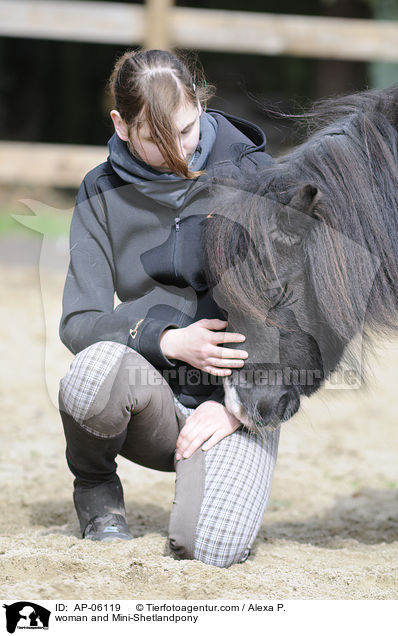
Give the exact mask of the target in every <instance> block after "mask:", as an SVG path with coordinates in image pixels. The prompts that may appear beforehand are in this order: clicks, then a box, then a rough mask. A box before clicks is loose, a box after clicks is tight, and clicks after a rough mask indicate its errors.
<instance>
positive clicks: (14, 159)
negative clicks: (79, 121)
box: [0, 141, 108, 188]
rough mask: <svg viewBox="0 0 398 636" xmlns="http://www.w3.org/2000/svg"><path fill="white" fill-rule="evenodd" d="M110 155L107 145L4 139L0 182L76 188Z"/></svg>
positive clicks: (1, 148)
mask: <svg viewBox="0 0 398 636" xmlns="http://www.w3.org/2000/svg"><path fill="white" fill-rule="evenodd" d="M107 156H108V151H107V147H106V146H83V145H81V146H79V145H74V144H40V143H27V142H14V141H12V142H7V141H2V142H0V166H1V170H0V184H11V183H16V184H18V183H25V184H29V185H35V186H37V185H38V186H55V187H60V188H76V187H77V186H78V185H79V184H80V183H81V181H82V179H83V177H84V175H85V174H86V173H87V172H88V171H89V170H91V168H93V167H94V166H97V165H98V164H100V163H102V161H105V159H106V157H107Z"/></svg>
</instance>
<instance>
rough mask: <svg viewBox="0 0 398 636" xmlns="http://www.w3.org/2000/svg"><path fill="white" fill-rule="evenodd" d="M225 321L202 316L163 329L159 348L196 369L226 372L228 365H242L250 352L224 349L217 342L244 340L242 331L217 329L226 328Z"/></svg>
mask: <svg viewBox="0 0 398 636" xmlns="http://www.w3.org/2000/svg"><path fill="white" fill-rule="evenodd" d="M227 324H228V322H227V321H226V320H218V318H214V319H207V318H202V320H198V321H197V322H193V323H192V324H191V325H188V327H183V328H181V329H166V330H165V331H164V332H163V334H162V335H161V338H160V348H161V350H162V352H163V353H164V355H165V356H166V357H167V358H173V359H176V360H182V361H183V362H187V363H188V364H190V365H191V366H193V367H195V368H196V369H200V370H201V371H206V372H207V373H211V374H212V375H218V376H226V375H230V374H231V369H230V368H226V367H234V368H241V367H243V365H244V360H245V359H246V358H247V356H248V355H249V354H248V353H247V351H244V350H243V349H226V348H225V347H218V346H217V345H219V344H223V343H225V342H243V341H244V340H246V337H245V336H244V335H243V334H241V333H225V332H216V331H213V330H214V329H215V330H217V329H225V327H226V326H227Z"/></svg>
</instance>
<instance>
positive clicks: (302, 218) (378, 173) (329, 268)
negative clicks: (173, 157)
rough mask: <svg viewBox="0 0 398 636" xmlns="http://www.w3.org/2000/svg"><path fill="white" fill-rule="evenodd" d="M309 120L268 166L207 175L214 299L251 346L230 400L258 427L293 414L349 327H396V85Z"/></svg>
mask: <svg viewBox="0 0 398 636" xmlns="http://www.w3.org/2000/svg"><path fill="white" fill-rule="evenodd" d="M308 121H309V122H310V124H311V125H312V126H313V131H312V134H311V135H310V136H309V138H308V140H307V141H306V142H305V143H303V144H301V145H300V146H298V147H297V148H296V149H294V150H293V151H292V152H290V153H289V154H287V155H286V156H284V157H282V158H280V159H278V160H277V161H276V162H275V163H273V164H271V165H270V166H268V167H266V168H264V170H261V171H257V172H256V173H253V172H250V171H241V172H240V175H239V178H238V180H237V175H236V174H234V175H233V178H232V177H231V178H229V176H228V175H225V174H224V175H222V176H221V175H216V176H215V177H214V184H215V185H214V202H213V213H212V217H211V218H209V219H208V223H207V226H206V229H205V236H204V239H205V240H204V247H205V251H206V261H207V270H208V271H207V276H208V279H209V282H210V284H211V285H212V286H213V287H214V298H215V300H216V302H217V303H218V304H219V305H220V306H221V307H223V308H224V309H225V310H226V311H227V312H228V318H229V326H228V329H229V330H230V331H239V332H243V333H245V334H246V336H247V342H246V343H245V346H246V348H247V350H248V352H249V358H248V361H247V362H246V364H245V367H244V370H242V371H233V373H232V375H231V376H230V377H229V379H228V381H227V382H226V387H225V388H226V395H227V402H226V403H227V406H228V408H230V410H231V411H232V412H234V413H235V414H236V415H237V416H238V417H239V418H240V419H241V421H242V422H245V423H247V424H249V425H251V426H253V427H256V428H257V427H261V426H265V425H276V424H277V423H279V422H280V421H282V420H286V419H288V418H289V417H291V416H292V415H293V414H294V413H295V412H296V411H297V409H298V408H299V405H300V396H301V395H303V394H304V395H310V394H311V393H313V392H314V391H315V390H316V389H317V388H319V386H320V385H321V384H322V382H323V381H324V380H325V379H326V378H328V377H329V376H330V374H331V372H332V371H333V370H334V369H336V367H337V365H338V364H339V361H341V359H342V357H343V355H344V353H345V352H346V351H347V349H348V348H349V347H348V345H349V344H350V343H351V342H352V341H353V339H354V338H356V337H358V336H359V337H360V338H362V340H363V338H364V337H365V338H366V336H367V335H369V334H370V332H372V331H376V332H377V333H387V332H391V331H396V329H397V327H398V132H397V128H398V87H392V88H389V89H386V90H380V91H367V92H362V93H357V94H355V95H351V96H348V97H343V98H339V99H335V100H328V101H325V102H322V103H320V104H317V105H316V107H314V110H313V112H312V113H311V115H310V116H309V117H308ZM229 346H230V345H229Z"/></svg>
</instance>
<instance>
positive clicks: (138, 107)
mask: <svg viewBox="0 0 398 636" xmlns="http://www.w3.org/2000/svg"><path fill="white" fill-rule="evenodd" d="M190 66H191V64H190V63H189V62H188V61H187V60H185V59H184V60H183V59H181V58H180V57H179V56H177V55H175V54H173V53H169V52H168V51H160V50H156V49H152V50H146V49H139V50H129V51H126V52H125V53H124V55H122V56H121V57H120V58H119V59H118V60H117V62H116V64H115V67H114V69H113V72H112V75H111V77H110V79H109V84H108V88H109V91H110V93H111V96H112V98H113V101H114V104H115V108H116V110H118V111H119V113H120V115H121V117H122V119H123V120H124V121H125V123H126V124H127V125H128V126H129V128H130V127H131V126H132V125H137V127H138V129H139V127H140V125H142V124H143V123H144V122H147V124H148V127H149V131H150V134H151V137H152V138H153V139H154V140H155V142H156V145H157V146H158V148H159V150H160V151H161V153H162V155H163V156H164V159H165V161H166V162H167V164H168V166H169V167H170V169H171V170H172V172H174V173H175V174H178V175H179V176H183V177H185V178H187V179H194V178H196V177H198V176H199V175H200V174H202V173H201V172H191V171H190V170H189V168H188V165H187V163H186V162H185V161H184V160H183V159H181V157H180V155H179V148H178V146H177V143H176V138H177V131H176V129H175V124H174V121H173V115H174V113H175V111H176V109H177V108H178V107H179V106H180V105H181V104H182V103H184V102H188V103H191V104H194V105H196V103H197V100H199V102H200V103H201V104H202V106H204V107H205V106H206V103H207V101H208V100H209V99H210V97H212V96H213V95H214V93H215V89H214V87H213V86H211V85H208V84H206V81H205V78H204V74H203V72H202V71H200V70H198V69H197V68H195V66H194V68H193V71H191V70H190ZM129 137H130V131H129Z"/></svg>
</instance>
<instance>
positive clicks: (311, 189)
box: [278, 184, 320, 244]
mask: <svg viewBox="0 0 398 636" xmlns="http://www.w3.org/2000/svg"><path fill="white" fill-rule="evenodd" d="M319 200H320V192H319V191H318V189H317V188H316V187H315V186H312V185H309V184H308V185H304V186H301V187H300V188H299V189H298V190H297V191H296V192H295V193H294V195H293V196H292V198H291V199H290V202H289V203H288V204H287V205H286V204H285V205H284V206H282V207H281V208H280V211H279V214H278V226H279V231H280V237H279V240H282V242H283V243H287V244H294V243H299V242H300V241H301V240H302V239H303V238H304V236H305V235H306V234H307V233H308V232H309V231H310V230H311V228H312V227H313V225H314V222H315V218H314V217H315V209H316V206H317V204H318V202H319Z"/></svg>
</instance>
